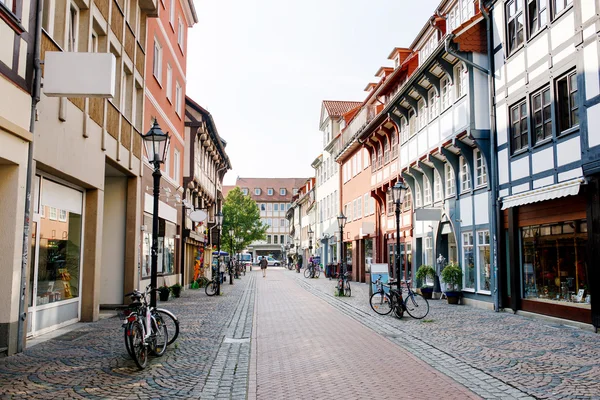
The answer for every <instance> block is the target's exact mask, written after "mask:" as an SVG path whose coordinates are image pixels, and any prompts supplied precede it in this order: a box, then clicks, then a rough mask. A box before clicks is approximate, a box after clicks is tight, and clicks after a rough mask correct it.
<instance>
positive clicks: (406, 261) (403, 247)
mask: <svg viewBox="0 0 600 400" xmlns="http://www.w3.org/2000/svg"><path fill="white" fill-rule="evenodd" d="M400 263H401V265H402V268H404V271H405V272H404V279H412V245H411V244H410V243H400Z"/></svg>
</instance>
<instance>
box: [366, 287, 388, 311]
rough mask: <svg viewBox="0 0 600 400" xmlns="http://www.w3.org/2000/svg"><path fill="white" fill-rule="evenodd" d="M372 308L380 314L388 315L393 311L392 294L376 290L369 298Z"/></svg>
mask: <svg viewBox="0 0 600 400" xmlns="http://www.w3.org/2000/svg"><path fill="white" fill-rule="evenodd" d="M369 304H371V308H372V309H373V311H375V312H376V313H377V314H379V315H388V314H389V313H390V311H392V301H391V300H390V296H388V294H387V293H384V292H375V293H373V294H372V295H371V298H370V299H369Z"/></svg>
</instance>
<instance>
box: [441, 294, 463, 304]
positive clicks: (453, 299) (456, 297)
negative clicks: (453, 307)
mask: <svg viewBox="0 0 600 400" xmlns="http://www.w3.org/2000/svg"><path fill="white" fill-rule="evenodd" d="M445 293H446V299H447V300H448V304H458V303H459V301H460V298H461V297H462V292H445Z"/></svg>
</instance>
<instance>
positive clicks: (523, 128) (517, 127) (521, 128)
mask: <svg viewBox="0 0 600 400" xmlns="http://www.w3.org/2000/svg"><path fill="white" fill-rule="evenodd" d="M510 137H511V142H512V146H511V151H512V153H513V154H514V153H516V152H518V151H519V150H522V149H525V148H527V147H528V146H529V136H528V130H527V103H526V102H525V101H524V100H523V101H522V102H520V103H519V104H517V105H515V106H513V107H511V109H510Z"/></svg>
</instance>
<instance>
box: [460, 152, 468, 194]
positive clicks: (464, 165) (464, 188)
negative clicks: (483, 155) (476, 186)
mask: <svg viewBox="0 0 600 400" xmlns="http://www.w3.org/2000/svg"><path fill="white" fill-rule="evenodd" d="M458 163H459V167H460V192H461V193H465V192H468V191H470V190H471V171H470V168H469V163H468V162H467V160H466V159H465V157H464V156H460V158H459V161H458Z"/></svg>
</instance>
